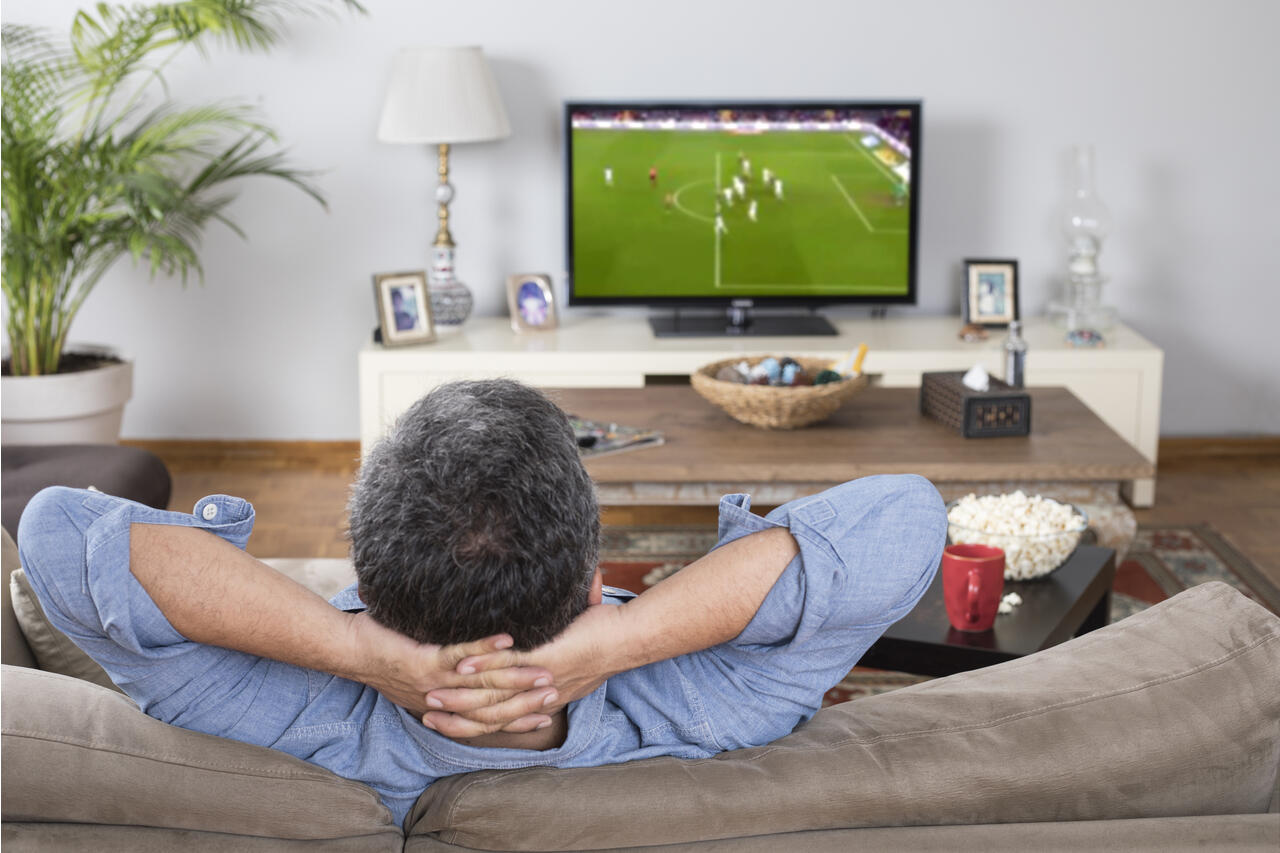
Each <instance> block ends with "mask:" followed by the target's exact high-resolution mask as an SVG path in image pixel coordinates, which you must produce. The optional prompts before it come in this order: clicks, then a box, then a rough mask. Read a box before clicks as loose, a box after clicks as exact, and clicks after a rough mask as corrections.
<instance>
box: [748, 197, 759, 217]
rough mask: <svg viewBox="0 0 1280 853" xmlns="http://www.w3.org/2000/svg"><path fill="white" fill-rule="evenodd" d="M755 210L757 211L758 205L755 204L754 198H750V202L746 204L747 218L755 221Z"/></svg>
mask: <svg viewBox="0 0 1280 853" xmlns="http://www.w3.org/2000/svg"><path fill="white" fill-rule="evenodd" d="M757 212H758V205H757V204H756V200H755V199H754V198H753V199H751V204H749V205H748V206H747V219H750V220H751V221H752V222H756V221H757V220H756V214H757Z"/></svg>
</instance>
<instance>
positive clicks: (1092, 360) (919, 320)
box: [359, 312, 1164, 507]
mask: <svg viewBox="0 0 1280 853" xmlns="http://www.w3.org/2000/svg"><path fill="white" fill-rule="evenodd" d="M829 319H830V320H831V321H832V322H833V323H834V324H835V325H836V328H837V329H838V330H839V335H838V336H835V337H712V338H655V337H654V335H653V332H652V330H651V329H650V327H649V323H648V321H647V319H646V318H645V317H643V316H636V315H625V316H622V315H610V314H606V313H603V312H601V313H591V314H579V315H574V316H571V317H569V318H568V319H567V320H565V322H564V323H563V324H562V325H561V326H560V328H558V329H554V330H551V331H547V332H527V333H524V334H516V333H515V332H513V331H512V330H511V324H510V321H509V320H508V319H507V318H506V317H478V318H475V319H473V320H471V321H470V322H469V323H467V324H466V325H465V326H464V327H463V328H462V330H461V331H459V332H456V333H453V334H450V335H447V336H442V337H441V338H440V339H439V340H437V341H436V342H434V343H430V344H423V345H420V346H414V347H384V346H381V345H380V344H374V343H369V344H366V345H365V347H364V348H363V349H362V350H361V352H360V356H359V373H360V444H361V449H362V452H367V451H368V449H369V447H371V446H372V444H373V442H375V441H377V439H378V438H379V437H381V435H382V434H383V432H384V431H385V430H386V428H387V426H388V425H389V424H390V423H392V422H393V421H394V420H395V418H396V417H397V416H398V415H400V413H401V412H403V411H404V410H405V409H407V408H408V407H409V406H410V405H411V404H412V403H413V402H414V401H415V400H417V399H418V398H419V397H421V396H422V395H423V394H424V393H425V392H426V391H427V390H428V389H430V388H433V387H434V386H436V385H439V384H440V383H442V382H449V381H452V380H455V379H479V378H489V377H495V376H507V377H511V378H514V379H519V380H522V381H524V382H528V383H529V384H531V385H537V386H540V387H544V388H640V387H643V386H644V384H645V382H646V379H647V377H658V376H687V375H689V374H690V373H692V372H693V371H694V370H696V369H697V368H698V367H700V366H702V365H704V364H706V363H708V362H711V361H718V360H720V359H726V358H735V357H738V356H750V355H760V354H766V353H772V354H777V355H793V356H799V355H806V356H814V357H819V358H830V359H833V360H834V359H836V358H839V357H841V356H844V355H846V354H847V353H848V352H849V351H850V350H851V349H853V348H854V347H856V346H857V345H858V344H859V343H861V342H865V343H866V344H867V346H868V347H869V352H868V355H867V357H866V361H865V362H864V363H863V370H864V372H866V373H867V374H869V375H870V376H871V379H872V382H873V383H877V384H880V385H885V386H893V387H918V386H919V385H920V374H921V373H924V372H926V371H932V370H967V369H968V368H970V367H972V366H973V365H974V364H978V363H981V364H983V365H984V366H985V367H986V369H987V370H988V371H989V372H990V373H991V374H992V375H994V376H1003V375H1004V368H1003V360H1002V357H1001V349H1000V344H1001V342H1002V341H1003V339H1004V332H1003V330H999V329H993V330H992V332H991V336H990V337H989V338H988V339H987V340H986V341H982V342H980V343H966V342H964V341H962V340H960V339H959V338H958V337H957V332H958V331H959V329H960V326H961V322H960V320H959V318H957V317H889V318H883V319H869V318H866V317H852V318H839V317H829ZM1023 334H1024V337H1025V338H1026V339H1027V344H1028V346H1029V352H1028V355H1027V368H1026V370H1027V383H1028V384H1029V385H1034V386H1040V385H1062V386H1066V387H1067V388H1069V389H1071V391H1072V392H1073V393H1074V394H1075V395H1076V396H1077V397H1079V398H1080V399H1081V400H1083V401H1084V402H1085V404H1086V405H1088V406H1089V408H1090V409H1092V410H1093V411H1094V413H1095V414H1097V415H1098V417H1100V418H1101V419H1102V420H1103V421H1104V422H1106V423H1107V425H1108V426H1110V427H1111V428H1112V429H1114V430H1115V431H1116V432H1117V433H1119V434H1120V435H1121V436H1122V437H1123V438H1125V439H1126V440H1127V441H1128V442H1129V443H1130V444H1132V445H1133V446H1134V447H1136V448H1137V449H1138V451H1139V452H1141V453H1142V454H1143V455H1144V456H1145V457H1146V458H1147V459H1149V460H1151V462H1153V463H1154V462H1155V461H1156V448H1157V443H1158V441H1159V436H1160V388H1161V381H1162V377H1163V371H1164V353H1163V352H1162V351H1161V350H1160V349H1159V348H1157V347H1156V346H1154V345H1153V344H1151V343H1150V342H1149V341H1147V340H1146V339H1145V338H1143V337H1142V336H1141V335H1139V334H1138V333H1136V332H1134V331H1133V330H1132V329H1129V328H1128V327H1126V326H1117V327H1115V328H1113V329H1111V330H1110V331H1108V332H1107V333H1106V346H1105V347H1104V348H1099V349H1075V348H1072V347H1069V346H1067V344H1066V341H1065V339H1064V333H1063V331H1062V329H1061V328H1059V327H1057V326H1056V325H1054V324H1053V323H1051V322H1050V321H1049V320H1048V319H1046V318H1033V319H1030V320H1027V321H1025V323H1024V329H1023ZM1032 417H1033V420H1032V423H1033V429H1034V423H1035V421H1034V413H1033V415H1032ZM974 440H975V441H982V440H984V439H974ZM1125 497H1126V498H1128V500H1129V501H1130V502H1131V503H1132V504H1133V505H1134V506H1139V507H1143V506H1151V505H1152V503H1153V502H1154V499H1155V480H1154V479H1150V480H1134V481H1131V482H1130V483H1127V484H1126V487H1125Z"/></svg>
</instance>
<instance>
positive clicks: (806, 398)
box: [689, 355, 867, 429]
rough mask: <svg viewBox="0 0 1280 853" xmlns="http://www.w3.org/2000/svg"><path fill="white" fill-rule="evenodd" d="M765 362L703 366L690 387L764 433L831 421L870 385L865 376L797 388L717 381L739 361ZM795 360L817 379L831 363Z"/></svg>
mask: <svg viewBox="0 0 1280 853" xmlns="http://www.w3.org/2000/svg"><path fill="white" fill-rule="evenodd" d="M766 358H768V356H764V355H762V356H757V357H755V358H747V359H742V358H731V359H727V360H725V361H715V362H712V363H711V364H706V365H703V366H702V367H699V368H698V369H697V370H696V371H695V372H694V373H693V374H692V375H691V376H690V377H689V384H691V385H692V386H693V390H695V391H697V392H698V393H699V394H701V395H702V396H703V397H705V398H706V399H707V400H709V401H710V402H711V403H714V404H715V405H717V406H719V407H720V408H721V409H724V410H725V412H726V413H728V415H729V416H730V417H732V418H733V419H734V420H738V421H741V422H742V423H744V424H750V425H751V426H757V427H764V428H765V429H798V428H800V427H804V426H809V425H810V424H814V423H817V422H818V421H820V420H823V419H824V418H829V417H831V415H833V414H834V413H835V411H836V409H839V408H840V407H841V406H843V405H844V404H845V403H846V402H848V400H849V398H850V397H852V396H853V395H854V394H856V393H858V391H859V390H861V389H862V388H863V387H865V386H866V384H867V378H866V376H859V377H857V378H855V379H845V380H843V381H840V382H828V383H827V384H825V385H800V386H796V387H785V386H783V387H778V386H773V385H743V384H741V383H738V382H725V381H724V380H722V379H716V374H717V373H719V372H720V368H722V367H726V366H733V365H735V364H737V363H738V362H740V361H746V362H747V364H750V365H752V366H755V365H756V364H757V363H759V362H761V361H763V360H764V359H766ZM775 358H777V356H775ZM795 360H796V361H797V362H799V363H800V366H801V367H803V368H804V369H805V370H806V371H807V372H808V373H809V374H811V375H817V373H818V371H820V370H822V369H823V368H825V367H827V365H828V364H829V363H830V362H829V361H828V360H826V359H820V358H797V359H795ZM779 361H781V359H779Z"/></svg>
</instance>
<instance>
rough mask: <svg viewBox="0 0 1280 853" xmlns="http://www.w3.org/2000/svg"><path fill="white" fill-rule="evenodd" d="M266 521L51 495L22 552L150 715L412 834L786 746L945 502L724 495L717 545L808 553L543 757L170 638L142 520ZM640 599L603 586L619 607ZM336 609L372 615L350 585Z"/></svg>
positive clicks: (930, 549) (592, 706)
mask: <svg viewBox="0 0 1280 853" xmlns="http://www.w3.org/2000/svg"><path fill="white" fill-rule="evenodd" d="M253 518H254V514H253V507H252V506H250V505H249V504H248V503H247V502H246V501H244V500H241V499H239V498H233V497H228V496H226V495H212V496H210V497H207V498H204V499H203V500H201V501H200V502H199V503H197V504H196V506H195V510H194V512H193V513H192V514H190V515H187V514H184V513H174V512H163V511H160V510H155V509H151V508H149V507H145V506H142V505H140V504H136V503H132V502H130V501H126V500H123V499H120V498H114V497H109V496H107V495H104V494H100V493H97V492H89V491H79V490H75V489H67V488H61V487H56V488H50V489H46V490H44V491H43V492H41V493H40V494H38V495H37V496H36V497H35V498H34V499H33V500H32V501H31V503H30V504H29V505H28V507H27V510H26V512H25V513H24V515H23V517H22V522H21V525H20V527H19V533H18V545H19V550H20V552H21V557H22V565H23V567H24V568H25V569H26V572H27V576H28V578H29V579H30V581H31V586H32V588H33V589H34V590H35V592H36V595H37V596H38V597H39V598H40V602H41V604H42V605H43V606H44V609H45V613H46V614H47V615H48V617H49V620H50V621H51V622H52V623H53V624H54V625H56V626H57V627H58V628H59V629H61V630H62V631H64V632H66V634H67V635H68V636H69V637H70V638H71V639H72V640H73V641H75V643H76V644H77V645H78V646H80V647H81V648H82V649H84V650H85V651H86V652H87V653H88V654H89V655H90V656H92V657H93V658H94V659H95V660H97V661H98V662H99V663H100V664H101V665H102V667H103V668H104V669H105V670H106V671H107V673H108V674H109V675H110V676H111V678H112V679H113V680H114V681H115V682H116V683H117V684H118V685H119V686H120V687H121V688H122V689H123V690H124V691H125V692H126V693H128V694H129V696H130V697H132V698H133V699H134V701H136V702H137V703H138V705H139V706H140V707H141V708H142V710H143V711H145V712H146V713H147V714H149V715H151V716H152V717H155V718H157V719H159V720H163V721H165V722H167V723H171V724H173V725H177V726H182V727H183V728H188V729H194V730H196V731H201V732H207V733H209V734H214V735H219V736H222V737H228V738H234V739H236V740H240V741H245V742H248V743H253V744H258V745H260V746H266V747H271V748H273V749H278V750H281V751H283V752H286V753H288V754H290V755H294V756H297V757H298V758H302V759H305V760H307V761H310V762H312V763H315V764H318V765H320V766H321V767H326V768H328V769H329V770H332V771H333V772H334V773H337V774H338V775H340V776H344V777H346V778H349V779H355V780H357V781H360V782H364V783H366V784H368V785H370V786H371V787H372V788H374V789H375V790H376V791H377V792H378V793H379V794H380V795H381V797H382V799H383V802H384V803H386V805H387V807H388V808H389V809H390V810H391V813H392V814H393V815H394V817H395V820H396V821H397V822H399V823H402V822H403V821H404V818H405V815H406V814H407V813H408V811H409V809H410V808H411V807H412V805H413V803H414V801H415V800H416V799H417V798H418V797H419V795H421V793H422V792H423V790H424V789H425V788H426V787H427V786H429V785H430V784H431V783H432V782H433V781H435V780H436V779H438V778H440V777H443V776H449V775H452V774H455V773H465V772H468V771H471V770H479V769H494V768H498V769H502V768H517V767H532V766H538V765H551V766H556V767H583V766H591V765H598V764H609V763H614V762H622V761H631V760H634V759H640V758H651V757H654V756H659V755H673V756H679V757H683V758H705V757H708V756H711V755H714V754H716V753H718V752H721V751H723V750H727V749H735V748H738V747H746V746H758V745H760V744H764V743H768V742H769V741H772V740H775V739H776V738H778V737H781V736H782V735H785V734H787V733H788V732H790V731H791V730H792V729H794V728H795V727H796V725H797V724H799V723H801V722H803V721H805V720H807V719H809V717H811V716H812V715H813V713H814V712H815V711H816V710H817V709H818V708H819V707H820V706H821V703H822V698H823V694H824V693H825V692H826V691H827V690H828V689H829V688H830V687H832V686H833V685H835V684H836V683H837V682H839V681H840V679H841V678H843V677H844V676H845V674H846V673H847V672H848V671H849V669H850V668H851V667H852V666H853V665H854V664H855V663H857V661H858V659H859V658H860V657H861V656H862V654H863V653H864V652H865V651H866V650H867V648H868V647H869V646H870V645H871V644H872V643H873V642H874V641H875V640H876V639H877V638H878V637H879V636H880V635H881V634H882V633H883V632H884V630H885V629H886V628H887V627H888V626H889V625H890V624H892V623H893V622H894V621H896V620H898V619H900V618H901V617H902V616H904V615H905V614H906V613H907V612H908V611H910V610H911V608H912V607H913V606H915V603H916V601H917V600H918V599H919V598H920V596H921V595H922V594H923V593H924V591H925V589H927V588H928V586H929V583H930V582H931V580H932V578H933V574H934V571H935V570H936V569H937V566H938V562H939V559H940V556H941V553H942V546H943V541H944V538H945V533H946V513H945V510H944V508H943V504H942V501H941V499H940V498H939V496H938V493H937V491H936V490H935V489H934V488H933V486H932V485H931V484H930V483H929V482H928V481H927V480H924V479H922V478H920V477H915V476H910V475H905V476H882V477H867V478H865V479H861V480H855V481H853V482H850V483H845V484H844V485H841V486H837V487H835V488H832V489H829V490H827V491H825V492H822V493H821V494H818V495H815V496H812V497H806V498H802V499H799V500H796V501H792V502H791V503H788V504H785V505H783V506H781V507H778V508H777V509H776V510H774V511H773V512H771V513H769V515H768V516H766V517H764V518H761V517H760V516H758V515H754V514H753V513H751V511H750V498H749V497H748V496H746V495H728V496H726V497H724V498H723V499H721V501H720V529H719V534H720V544H724V543H726V542H730V541H732V540H734V539H737V538H739V537H741V536H745V535H747V534H749V533H754V532H756V531H758V530H763V529H766V528H769V527H786V528H788V529H789V530H790V531H791V533H792V535H793V536H794V537H795V539H796V541H797V543H798V544H799V547H800V553H799V555H798V556H797V557H796V558H795V559H794V560H792V561H791V563H790V565H788V566H787V568H786V570H785V572H784V573H783V574H782V576H781V577H780V578H779V579H778V581H777V582H776V583H775V584H774V586H773V588H772V590H771V591H770V592H769V594H768V596H767V597H766V599H765V601H764V603H763V604H762V605H761V607H760V609H759V611H758V612H757V613H756V615H755V617H754V618H753V619H752V620H751V622H750V624H748V625H747V627H746V629H745V630H743V632H742V633H741V634H740V635H739V636H738V637H737V638H736V639H734V640H732V641H730V642H728V643H725V644H723V645H720V646H715V647H713V648H710V649H706V650H704V651H702V652H698V653H696V654H690V655H685V656H683V657H679V658H674V659H672V660H668V661H663V662H661V663H656V664H652V665H649V666H645V667H642V668H640V669H635V670H632V671H630V672H625V673H623V674H621V675H618V676H615V677H614V678H611V679H609V681H608V682H607V683H605V684H604V685H602V686H601V687H599V688H598V689H597V690H595V692H593V693H591V694H590V695H589V696H586V697H584V698H583V699H581V700H579V701H577V702H574V703H573V704H571V705H570V706H569V709H568V713H569V731H568V735H567V737H566V739H565V742H564V743H563V744H562V745H561V746H559V747H557V748H555V749H549V750H545V751H535V750H523V749H500V748H492V747H488V748H483V747H473V746H465V745H463V744H459V743H455V742H454V741H451V740H449V739H447V738H445V737H443V736H441V735H439V734H437V733H436V732H433V731H431V730H430V729H427V728H426V727H424V726H423V725H421V723H419V722H418V720H416V719H415V718H414V717H413V716H412V715H411V714H409V713H408V712H407V711H405V710H403V709H402V708H400V707H398V706H396V705H394V704H392V703H391V702H389V701H387V700H386V699H384V698H383V697H382V696H381V695H379V694H378V693H377V692H376V691H374V690H373V689H371V688H369V687H366V686H364V685H362V684H358V683H356V682H352V681H347V680H345V679H342V678H337V677H335V676H332V675H327V674H325V673H322V672H315V671H311V670H306V669H302V668H300V667H296V666H292V665H290V664H285V663H280V662H277V661H273V660H267V659H264V658H259V657H255V656H253V655H247V654H243V653H241V652H235V651H230V650H227V649H222V648H217V647H213V646H206V645H202V644H199V643H194V642H191V641H190V640H187V639H186V638H184V637H183V636H182V635H181V634H179V633H178V632H177V631H175V630H174V629H173V627H172V626H171V625H170V624H169V621H168V620H167V619H166V618H165V617H164V615H163V614H162V613H161V612H160V610H159V609H158V608H157V607H156V605H155V603H154V602H152V600H151V598H150V597H149V596H148V595H147V593H146V592H145V591H144V590H143V588H142V587H141V586H140V585H139V584H138V582H137V581H136V580H135V579H134V577H133V575H132V573H131V572H130V570H129V525H130V524H131V523H135V522H136V523H145V524H173V525H181V526H186V527H199V528H202V529H205V530H208V531H210V532H212V533H216V534H217V535H219V536H221V537H222V538H223V539H225V540H227V541H228V542H231V543H232V544H234V545H236V546H237V547H240V548H244V547H245V544H246V543H247V541H248V539H249V533H250V531H251V530H252V528H253ZM717 547H718V546H717ZM629 597H631V594H630V593H627V592H624V591H622V590H614V589H606V599H605V600H606V601H609V602H612V603H621V602H622V601H625V600H626V599H627V598H629ZM332 603H333V604H334V606H336V607H339V608H342V609H344V610H355V609H360V608H361V607H362V605H361V604H360V600H359V598H357V597H356V594H355V588H354V586H352V587H350V588H348V589H346V590H344V591H343V592H341V593H339V594H338V595H337V596H335V597H334V599H333V600H332Z"/></svg>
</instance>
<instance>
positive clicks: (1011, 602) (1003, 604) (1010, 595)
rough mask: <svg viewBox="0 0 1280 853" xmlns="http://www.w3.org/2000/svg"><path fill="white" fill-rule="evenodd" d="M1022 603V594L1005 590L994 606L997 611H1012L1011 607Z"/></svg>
mask: <svg viewBox="0 0 1280 853" xmlns="http://www.w3.org/2000/svg"><path fill="white" fill-rule="evenodd" d="M1021 603H1022V596H1020V595H1018V594H1017V593H1016V592H1007V593H1005V594H1004V595H1003V596H1001V598H1000V604H999V605H998V606H997V607H996V612H997V613H1012V612H1013V608H1015V607H1017V606H1018V605H1019V604H1021Z"/></svg>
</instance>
